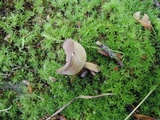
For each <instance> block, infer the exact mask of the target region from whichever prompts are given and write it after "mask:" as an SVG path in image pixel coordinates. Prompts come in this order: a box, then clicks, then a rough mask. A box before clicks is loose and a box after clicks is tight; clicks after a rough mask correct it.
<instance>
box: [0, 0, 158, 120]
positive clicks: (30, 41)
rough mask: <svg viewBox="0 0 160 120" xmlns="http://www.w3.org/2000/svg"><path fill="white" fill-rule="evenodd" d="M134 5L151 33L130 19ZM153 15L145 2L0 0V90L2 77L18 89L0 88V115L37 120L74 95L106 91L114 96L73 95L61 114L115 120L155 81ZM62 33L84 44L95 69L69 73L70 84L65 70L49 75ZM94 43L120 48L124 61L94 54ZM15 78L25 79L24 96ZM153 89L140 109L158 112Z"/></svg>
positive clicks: (57, 62)
mask: <svg viewBox="0 0 160 120" xmlns="http://www.w3.org/2000/svg"><path fill="white" fill-rule="evenodd" d="M136 11H140V12H141V14H142V15H143V14H144V13H146V14H148V16H149V18H150V20H151V22H152V25H153V28H154V30H155V33H156V34H155V33H154V32H153V31H149V30H146V29H144V28H143V27H142V26H141V25H140V24H139V23H138V22H137V21H136V20H135V19H134V18H133V14H134V13H135V12H136ZM159 14H160V13H159V10H158V9H157V8H155V6H154V5H153V2H152V1H150V0H146V1H141V2H140V1H138V0H135V1H132V0H121V1H117V0H112V1H109V0H107V1H102V0H92V1H86V0H82V1H77V0H63V1H62V0H58V1H44V0H38V1H33V0H29V1H24V0H20V1H16V2H14V3H13V2H12V1H9V0H8V1H7V2H5V3H3V2H0V34H1V36H0V44H1V45H0V66H1V67H0V88H1V89H2V88H3V89H4V88H5V87H4V86H3V83H4V82H7V83H9V82H11V83H13V86H16V87H22V88H23V89H14V90H13V89H5V90H3V91H0V110H1V109H5V108H8V107H10V106H12V108H11V109H10V110H9V112H8V113H5V112H1V114H0V118H2V119H4V120H7V119H17V120H18V119H24V120H25V119H29V120H38V119H39V118H41V117H42V116H45V115H46V114H52V113H53V112H55V111H56V110H58V109H59V108H61V107H62V106H63V105H65V104H66V103H67V102H69V101H70V100H71V99H72V98H74V97H77V96H79V95H98V94H101V93H107V92H112V93H116V95H115V96H106V97H102V98H96V99H90V100H86V99H85V100H84V99H77V100H75V102H73V103H72V104H70V105H69V106H68V107H67V108H66V109H65V110H63V111H62V114H63V115H65V116H67V118H69V119H82V118H83V119H86V120H91V119H92V120H97V119H105V120H112V119H115V120H116V119H119V120H123V119H124V118H125V117H126V116H127V115H128V114H129V112H127V111H126V109H125V108H126V106H127V105H131V104H134V105H137V104H138V103H139V102H140V101H141V100H142V99H143V98H144V97H145V96H146V95H147V94H148V92H149V91H150V89H151V88H152V86H154V85H156V84H158V83H160V81H159V78H160V75H159V73H160V69H159V67H160V66H159V62H160V60H159V58H160V54H159V48H160V40H159V37H160V30H159V27H160V21H159V18H158V17H159ZM7 35H9V38H5V37H6V36H7ZM4 38H5V39H4ZM67 38H72V39H74V40H75V41H77V42H79V43H80V44H82V45H83V46H84V48H85V49H86V52H87V61H91V62H94V63H96V64H98V65H99V66H100V69H101V72H100V73H98V74H97V75H96V76H91V75H89V76H87V77H86V78H80V77H77V78H76V79H75V80H74V82H72V83H71V82H70V77H69V76H65V75H59V74H57V72H56V70H57V69H58V68H59V67H61V66H62V65H63V64H64V63H65V53H64V50H63V49H62V47H61V45H62V43H63V42H64V41H65V40H66V39H67ZM96 41H100V42H102V43H103V44H105V45H107V46H109V47H110V48H111V49H113V50H116V51H121V52H122V53H123V59H122V61H123V63H124V65H125V67H123V68H120V67H119V65H118V63H116V61H114V60H113V59H111V58H109V57H104V56H102V55H100V54H99V53H98V52H97V50H96V49H95V47H97V46H96V43H95V42H96ZM115 67H119V69H118V71H116V70H115V69H114V68H115ZM51 77H52V78H55V79H56V81H52V80H51ZM23 80H27V81H29V82H30V83H31V85H32V88H33V93H32V94H29V92H28V88H27V86H25V85H23V84H21V83H22V81H23ZM17 90H20V92H19V91H17ZM159 92H160V89H159V88H158V87H157V89H156V90H155V91H154V92H153V93H152V94H151V96H149V97H148V98H147V99H146V101H145V102H144V103H143V104H142V105H141V106H140V108H139V110H140V113H142V114H146V115H149V116H153V117H159V116H160V112H159V106H160V105H159V101H160V96H159V94H158V93H159Z"/></svg>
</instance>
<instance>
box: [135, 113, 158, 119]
mask: <svg viewBox="0 0 160 120" xmlns="http://www.w3.org/2000/svg"><path fill="white" fill-rule="evenodd" d="M134 117H135V118H137V119H138V120H156V119H155V118H153V117H150V116H146V115H142V114H134Z"/></svg>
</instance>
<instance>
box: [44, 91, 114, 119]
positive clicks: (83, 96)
mask: <svg viewBox="0 0 160 120" xmlns="http://www.w3.org/2000/svg"><path fill="white" fill-rule="evenodd" d="M109 95H115V94H114V93H103V94H100V95H96V96H88V95H80V96H78V97H75V98H73V99H72V100H71V101H69V102H68V103H67V104H65V105H64V106H63V107H61V108H60V109H59V110H57V111H56V112H55V113H53V114H52V115H51V116H50V117H48V118H47V119H46V120H50V119H51V118H52V117H54V116H56V115H57V114H59V113H60V112H61V111H63V110H64V109H65V108H66V107H67V106H68V105H70V104H71V103H72V102H74V100H76V99H93V98H98V97H103V96H109Z"/></svg>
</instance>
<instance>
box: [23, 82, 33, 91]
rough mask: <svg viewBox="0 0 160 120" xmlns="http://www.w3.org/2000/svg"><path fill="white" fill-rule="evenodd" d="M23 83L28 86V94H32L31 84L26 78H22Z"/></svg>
mask: <svg viewBox="0 0 160 120" xmlns="http://www.w3.org/2000/svg"><path fill="white" fill-rule="evenodd" d="M23 83H24V84H25V85H26V86H27V87H28V91H29V94H32V92H33V91H32V85H31V84H30V82H28V81H27V80H23Z"/></svg>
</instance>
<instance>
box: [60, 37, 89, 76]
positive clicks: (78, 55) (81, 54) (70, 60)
mask: <svg viewBox="0 0 160 120" xmlns="http://www.w3.org/2000/svg"><path fill="white" fill-rule="evenodd" d="M63 49H64V51H65V54H66V64H65V65H64V66H63V67H61V68H59V69H58V70H57V72H58V73H59V74H65V75H75V74H77V73H78V72H80V71H81V69H82V68H83V67H84V65H85V63H86V59H87V56H86V51H85V49H84V48H83V47H82V45H81V44H79V43H77V42H75V41H73V40H72V39H67V40H66V41H65V42H64V44H63Z"/></svg>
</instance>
